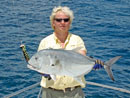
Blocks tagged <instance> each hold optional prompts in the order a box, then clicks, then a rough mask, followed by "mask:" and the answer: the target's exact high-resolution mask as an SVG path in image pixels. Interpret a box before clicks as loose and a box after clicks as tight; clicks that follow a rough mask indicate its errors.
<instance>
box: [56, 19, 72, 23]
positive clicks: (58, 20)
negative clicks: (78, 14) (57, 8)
mask: <svg viewBox="0 0 130 98" xmlns="http://www.w3.org/2000/svg"><path fill="white" fill-rule="evenodd" d="M55 20H56V21H57V22H61V21H62V20H63V21H64V22H68V21H69V20H70V19H69V18H64V19H62V18H55Z"/></svg>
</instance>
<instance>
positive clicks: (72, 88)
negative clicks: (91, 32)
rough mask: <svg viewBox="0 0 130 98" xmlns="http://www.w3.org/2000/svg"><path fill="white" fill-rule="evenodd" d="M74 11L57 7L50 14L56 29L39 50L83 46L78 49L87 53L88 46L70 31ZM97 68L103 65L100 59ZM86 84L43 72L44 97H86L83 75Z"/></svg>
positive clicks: (52, 24)
mask: <svg viewBox="0 0 130 98" xmlns="http://www.w3.org/2000/svg"><path fill="white" fill-rule="evenodd" d="M73 18H74V16H73V12H72V11H71V10H70V9H69V8H68V7H61V6H59V7H55V8H54V9H53V11H52V14H51V16H50V21H51V26H52V28H53V30H54V32H53V34H51V35H49V36H47V37H46V38H44V39H42V40H41V42H40V44H39V48H38V51H39V50H42V49H47V48H53V49H65V50H72V49H74V48H76V47H81V49H80V50H79V51H78V52H79V53H80V54H82V55H84V56H85V55H86V52H87V50H86V48H85V45H84V42H83V40H82V39H81V38H80V37H79V36H78V35H74V34H72V33H70V32H69V29H70V26H71V23H72V21H73ZM98 61H99V62H98V64H96V67H95V66H94V68H95V69H97V68H100V67H102V65H101V64H100V63H102V62H101V61H100V60H98ZM82 81H83V83H84V84H82V85H81V84H80V83H78V82H77V81H75V80H74V79H73V78H72V77H69V76H56V81H55V82H54V81H53V80H52V79H51V78H50V77H49V75H47V74H43V77H42V80H41V86H42V87H43V92H42V98H84V97H85V96H84V93H83V91H82V88H84V87H85V84H86V83H85V78H84V76H82Z"/></svg>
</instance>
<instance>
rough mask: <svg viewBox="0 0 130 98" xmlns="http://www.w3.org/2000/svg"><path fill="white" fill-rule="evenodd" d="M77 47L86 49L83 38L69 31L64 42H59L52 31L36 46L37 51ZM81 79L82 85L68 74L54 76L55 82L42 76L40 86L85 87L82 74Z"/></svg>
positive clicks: (56, 87)
mask: <svg viewBox="0 0 130 98" xmlns="http://www.w3.org/2000/svg"><path fill="white" fill-rule="evenodd" d="M77 47H80V50H85V51H87V50H86V48H85V45H84V42H83V40H82V39H81V38H80V37H79V36H77V35H74V34H71V33H69V34H68V36H67V39H66V41H65V43H61V42H60V41H59V40H58V38H57V37H56V36H55V34H54V33H53V34H51V35H49V36H47V37H46V38H44V39H42V40H41V42H40V44H39V47H38V51H40V50H42V49H49V48H53V49H61V48H64V49H65V50H72V49H75V48H77ZM82 81H83V83H84V85H83V84H82V85H81V84H80V83H79V82H77V81H75V80H74V79H73V78H72V77H69V76H56V81H55V82H54V81H53V80H52V79H51V80H48V79H46V78H44V77H42V80H41V86H42V87H44V88H48V87H51V88H54V89H62V90H64V89H65V88H68V87H74V86H81V87H85V84H86V82H85V78H84V76H82Z"/></svg>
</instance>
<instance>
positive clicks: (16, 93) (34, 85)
mask: <svg viewBox="0 0 130 98" xmlns="http://www.w3.org/2000/svg"><path fill="white" fill-rule="evenodd" d="M38 85H40V83H39V82H38V83H35V84H33V85H31V86H28V87H26V88H23V89H21V90H19V91H16V92H14V93H12V94H9V95H7V96H4V98H11V97H13V96H16V95H18V94H20V93H22V92H24V91H27V90H29V89H32V88H34V87H36V86H38Z"/></svg>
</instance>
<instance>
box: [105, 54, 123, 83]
mask: <svg viewBox="0 0 130 98" xmlns="http://www.w3.org/2000/svg"><path fill="white" fill-rule="evenodd" d="M120 58H121V56H116V57H114V58H112V59H110V60H109V61H106V62H105V64H104V68H105V70H106V72H107V74H108V76H109V77H110V78H111V79H112V80H113V81H114V76H113V73H112V70H111V66H112V64H114V63H115V62H116V61H117V60H118V59H120Z"/></svg>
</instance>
